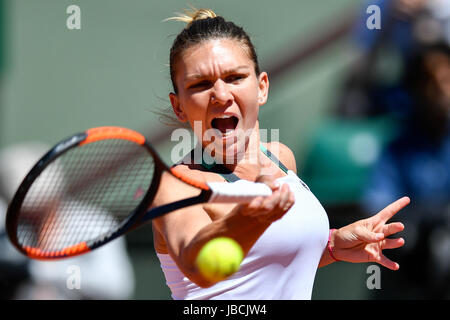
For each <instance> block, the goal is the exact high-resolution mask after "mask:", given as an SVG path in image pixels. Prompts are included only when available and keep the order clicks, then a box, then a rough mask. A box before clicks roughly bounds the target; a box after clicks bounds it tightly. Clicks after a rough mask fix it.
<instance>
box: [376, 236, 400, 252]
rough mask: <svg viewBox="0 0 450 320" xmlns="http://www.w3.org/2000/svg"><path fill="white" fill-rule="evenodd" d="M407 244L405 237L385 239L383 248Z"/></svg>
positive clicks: (393, 247) (395, 247)
mask: <svg viewBox="0 0 450 320" xmlns="http://www.w3.org/2000/svg"><path fill="white" fill-rule="evenodd" d="M404 244H405V240H404V239H403V238H398V239H384V240H383V241H382V242H381V249H382V250H384V249H397V248H400V247H402V246H403V245H404Z"/></svg>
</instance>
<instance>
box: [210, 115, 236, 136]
mask: <svg viewBox="0 0 450 320" xmlns="http://www.w3.org/2000/svg"><path fill="white" fill-rule="evenodd" d="M238 122H239V119H238V118H237V117H235V116H232V115H221V116H218V117H215V118H214V119H213V120H212V121H211V126H212V127H213V128H214V129H217V130H219V131H220V132H222V134H226V133H227V132H230V131H233V130H235V129H236V127H237V124H238Z"/></svg>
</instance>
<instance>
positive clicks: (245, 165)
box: [206, 123, 265, 180]
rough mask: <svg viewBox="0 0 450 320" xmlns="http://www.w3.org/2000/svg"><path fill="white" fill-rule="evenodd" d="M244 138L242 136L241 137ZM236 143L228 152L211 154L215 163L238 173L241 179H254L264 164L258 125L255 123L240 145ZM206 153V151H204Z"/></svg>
mask: <svg viewBox="0 0 450 320" xmlns="http://www.w3.org/2000/svg"><path fill="white" fill-rule="evenodd" d="M243 139H244V138H243ZM237 145H238V144H234V145H233V147H236V148H235V149H237V150H233V151H234V152H232V153H231V154H230V151H229V150H230V149H228V154H227V152H223V153H220V154H219V153H215V154H212V156H214V158H215V159H216V161H215V162H216V163H217V164H219V163H220V164H222V165H224V166H225V167H226V168H227V169H229V170H230V171H231V172H233V173H234V174H236V175H238V176H239V177H240V178H241V179H246V180H255V179H256V177H257V176H258V175H259V173H260V172H261V167H262V166H264V165H265V164H264V163H263V162H264V157H262V152H261V150H260V136H259V125H258V123H257V124H256V126H255V128H254V129H253V130H252V132H251V134H250V135H249V136H248V137H245V140H242V147H240V148H239V147H237ZM206 154H208V153H206Z"/></svg>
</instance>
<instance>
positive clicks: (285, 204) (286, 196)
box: [278, 184, 292, 211]
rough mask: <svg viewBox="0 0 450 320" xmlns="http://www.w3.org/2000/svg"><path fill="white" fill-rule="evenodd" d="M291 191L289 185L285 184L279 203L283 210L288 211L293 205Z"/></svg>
mask: <svg viewBox="0 0 450 320" xmlns="http://www.w3.org/2000/svg"><path fill="white" fill-rule="evenodd" d="M290 193H291V190H290V189H289V186H288V185H287V184H284V185H283V186H282V187H281V196H280V202H279V203H278V207H279V208H280V209H281V210H284V211H287V210H289V208H290V207H291V206H292V203H290V201H289V200H290V198H291V196H290Z"/></svg>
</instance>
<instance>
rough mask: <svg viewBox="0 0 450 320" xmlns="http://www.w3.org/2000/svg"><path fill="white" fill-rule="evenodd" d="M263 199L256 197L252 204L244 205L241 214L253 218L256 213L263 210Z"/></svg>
mask: <svg viewBox="0 0 450 320" xmlns="http://www.w3.org/2000/svg"><path fill="white" fill-rule="evenodd" d="M262 202H263V197H256V198H254V199H253V200H252V201H250V203H248V204H246V205H245V204H244V205H242V208H241V214H242V215H244V216H251V215H253V214H254V212H256V211H258V210H259V209H260V208H261V205H262Z"/></svg>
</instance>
